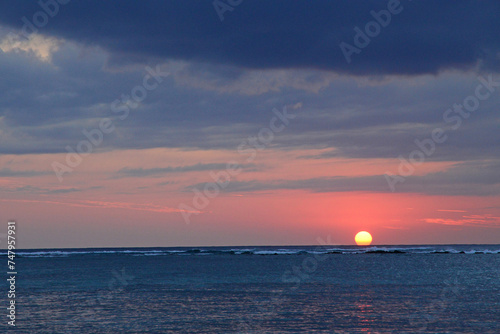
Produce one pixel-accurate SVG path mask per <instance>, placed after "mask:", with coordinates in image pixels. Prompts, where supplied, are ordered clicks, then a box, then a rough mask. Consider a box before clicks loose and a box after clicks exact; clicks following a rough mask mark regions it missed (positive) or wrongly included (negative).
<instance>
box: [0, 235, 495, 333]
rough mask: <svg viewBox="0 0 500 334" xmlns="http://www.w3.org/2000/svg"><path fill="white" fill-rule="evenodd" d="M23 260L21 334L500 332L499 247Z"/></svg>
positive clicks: (100, 253) (71, 253) (66, 254)
mask: <svg viewBox="0 0 500 334" xmlns="http://www.w3.org/2000/svg"><path fill="white" fill-rule="evenodd" d="M1 254H2V256H1V258H2V259H4V260H5V263H7V257H6V254H5V251H2V253H1ZM16 261H17V262H16V269H17V272H18V274H17V277H16V280H17V281H16V299H15V300H16V328H15V332H18V333H500V245H441V246H436V245H432V246H426V245H422V246H373V247H355V246H324V247H314V246H294V247H191V248H128V249H124V248H120V249H117V248H111V249H51V250H24V251H18V253H17V258H16ZM7 288H8V287H7V285H6V286H5V293H3V294H2V297H0V298H1V299H0V300H1V301H2V305H4V306H6V305H7V304H6V303H7V295H6V292H7ZM3 309H4V313H5V315H3V316H2V318H3V321H2V325H1V326H2V328H3V329H5V330H7V329H12V328H8V327H11V326H8V325H7V321H8V318H7V317H6V315H7V310H6V308H5V307H4V308H3ZM2 332H5V331H4V330H2Z"/></svg>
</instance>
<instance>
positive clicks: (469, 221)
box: [422, 214, 500, 227]
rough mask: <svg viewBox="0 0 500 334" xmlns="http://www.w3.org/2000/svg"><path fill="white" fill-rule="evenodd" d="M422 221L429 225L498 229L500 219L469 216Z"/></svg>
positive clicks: (425, 219)
mask: <svg viewBox="0 0 500 334" xmlns="http://www.w3.org/2000/svg"><path fill="white" fill-rule="evenodd" d="M422 221H424V222H426V223H431V224H442V225H466V226H478V225H479V226H484V227H499V226H500V217H495V216H492V215H489V214H487V215H469V216H462V217H461V218H458V219H454V218H424V219H422Z"/></svg>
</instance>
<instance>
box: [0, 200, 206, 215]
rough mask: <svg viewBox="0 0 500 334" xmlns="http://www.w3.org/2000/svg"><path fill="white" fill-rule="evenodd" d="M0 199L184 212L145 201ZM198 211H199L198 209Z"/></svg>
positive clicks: (83, 206) (87, 206) (90, 206)
mask: <svg viewBox="0 0 500 334" xmlns="http://www.w3.org/2000/svg"><path fill="white" fill-rule="evenodd" d="M0 201H4V202H5V201H8V202H24V203H44V204H54V205H64V206H72V207H82V208H101V209H125V210H139V211H150V212H163V213H173V212H183V211H184V210H180V209H177V208H171V207H168V206H163V205H155V204H145V203H130V202H108V201H90V200H88V201H47V200H23V199H17V200H11V199H0ZM197 212H198V211H197Z"/></svg>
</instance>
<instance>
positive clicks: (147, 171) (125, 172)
mask: <svg viewBox="0 0 500 334" xmlns="http://www.w3.org/2000/svg"><path fill="white" fill-rule="evenodd" d="M226 167H227V164H225V163H209V164H203V163H197V164H195V165H188V166H176V167H172V166H169V167H163V168H127V167H125V168H122V169H120V170H119V171H118V172H117V173H116V174H117V175H115V176H114V178H122V177H148V176H152V177H161V176H162V175H163V174H168V173H186V172H200V171H209V170H222V169H225V168H226ZM239 167H241V168H243V169H246V170H252V169H256V165H255V164H245V165H240V166H239Z"/></svg>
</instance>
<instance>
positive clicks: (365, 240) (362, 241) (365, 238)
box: [354, 231, 372, 246]
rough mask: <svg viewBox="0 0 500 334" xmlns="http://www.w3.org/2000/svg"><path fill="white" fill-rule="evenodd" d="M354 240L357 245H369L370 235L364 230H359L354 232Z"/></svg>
mask: <svg viewBox="0 0 500 334" xmlns="http://www.w3.org/2000/svg"><path fill="white" fill-rule="evenodd" d="M354 241H356V245H358V246H369V245H370V244H371V243H372V236H371V234H370V233H368V232H366V231H361V232H358V234H356V236H355V237H354Z"/></svg>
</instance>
